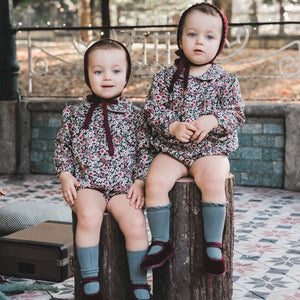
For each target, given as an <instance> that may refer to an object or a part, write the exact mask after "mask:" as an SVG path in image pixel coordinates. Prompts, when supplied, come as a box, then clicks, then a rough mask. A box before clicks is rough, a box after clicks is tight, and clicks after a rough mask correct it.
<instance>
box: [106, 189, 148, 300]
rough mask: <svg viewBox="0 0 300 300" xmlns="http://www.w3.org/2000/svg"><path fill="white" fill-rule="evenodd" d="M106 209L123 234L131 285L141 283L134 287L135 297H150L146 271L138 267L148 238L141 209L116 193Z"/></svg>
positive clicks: (124, 196)
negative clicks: (139, 285)
mask: <svg viewBox="0 0 300 300" xmlns="http://www.w3.org/2000/svg"><path fill="white" fill-rule="evenodd" d="M107 209H108V211H110V212H111V213H112V215H113V216H114V218H115V220H116V221H117V223H118V224H119V226H120V229H121V231H122V232H123V234H124V236H125V242H126V249H127V259H128V266H129V273H130V280H131V283H132V287H133V288H134V285H136V284H141V285H142V286H141V287H142V288H141V289H134V291H133V292H134V294H135V297H136V298H137V299H150V295H149V290H148V289H147V286H146V285H147V271H144V270H142V269H141V268H140V264H141V262H142V260H143V259H144V257H145V255H146V252H147V247H148V238H147V232H146V221H145V216H144V213H143V211H142V210H138V209H135V208H134V207H133V206H130V205H129V199H127V197H126V195H124V194H122V195H117V196H114V197H113V198H111V199H110V200H109V202H108V205H107Z"/></svg>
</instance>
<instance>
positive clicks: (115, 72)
mask: <svg viewBox="0 0 300 300" xmlns="http://www.w3.org/2000/svg"><path fill="white" fill-rule="evenodd" d="M113 72H114V74H118V73H120V72H121V71H120V70H113Z"/></svg>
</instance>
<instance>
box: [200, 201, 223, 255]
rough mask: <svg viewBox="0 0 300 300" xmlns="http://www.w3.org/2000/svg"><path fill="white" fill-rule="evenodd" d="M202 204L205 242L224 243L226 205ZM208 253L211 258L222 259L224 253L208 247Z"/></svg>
mask: <svg viewBox="0 0 300 300" xmlns="http://www.w3.org/2000/svg"><path fill="white" fill-rule="evenodd" d="M201 204H202V216H203V228H204V238H205V241H206V242H217V243H222V240H223V229H224V222H225V216H226V203H210V202H204V201H202V202H201ZM206 252H207V255H208V257H210V258H214V259H221V258H222V252H221V250H220V249H219V248H215V247H208V248H207V250H206Z"/></svg>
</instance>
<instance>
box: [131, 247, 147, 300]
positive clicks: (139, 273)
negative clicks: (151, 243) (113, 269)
mask: <svg viewBox="0 0 300 300" xmlns="http://www.w3.org/2000/svg"><path fill="white" fill-rule="evenodd" d="M146 253H147V249H146V250H143V251H129V250H127V259H128V266H129V274H130V280H131V283H132V284H147V271H145V270H143V269H141V267H140V264H141V263H142V261H143V259H144V257H145V256H146ZM134 294H135V296H136V297H137V298H138V299H140V300H142V299H149V297H150V295H149V291H148V290H146V289H137V290H135V291H134Z"/></svg>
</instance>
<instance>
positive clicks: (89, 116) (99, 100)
mask: <svg viewBox="0 0 300 300" xmlns="http://www.w3.org/2000/svg"><path fill="white" fill-rule="evenodd" d="M119 96H120V95H118V96H116V97H113V98H110V99H104V98H102V97H99V96H97V95H95V94H94V93H93V94H91V95H88V96H87V100H88V102H90V103H91V106H90V108H89V110H88V112H87V114H86V117H85V120H84V124H83V126H82V129H88V127H89V125H90V122H91V119H92V115H93V112H94V110H95V109H96V107H97V106H98V105H99V104H100V103H101V105H102V111H103V125H104V130H105V134H106V140H107V144H108V153H109V156H113V155H114V145H113V142H112V135H111V131H110V127H109V122H108V110H107V104H118V97H119Z"/></svg>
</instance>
